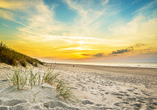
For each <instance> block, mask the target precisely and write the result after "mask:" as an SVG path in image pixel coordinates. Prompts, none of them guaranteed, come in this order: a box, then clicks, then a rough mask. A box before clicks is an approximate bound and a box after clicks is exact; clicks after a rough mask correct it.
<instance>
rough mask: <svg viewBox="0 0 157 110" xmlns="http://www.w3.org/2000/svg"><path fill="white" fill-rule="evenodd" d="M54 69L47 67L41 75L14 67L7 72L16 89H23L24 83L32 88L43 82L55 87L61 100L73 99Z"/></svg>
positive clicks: (60, 76) (67, 87)
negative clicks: (11, 71) (10, 71)
mask: <svg viewBox="0 0 157 110" xmlns="http://www.w3.org/2000/svg"><path fill="white" fill-rule="evenodd" d="M54 69H55V67H54V68H53V69H51V67H49V68H48V69H47V70H45V72H44V73H43V75H41V74H39V73H38V72H37V73H34V72H33V71H32V70H31V69H30V70H26V69H25V71H22V70H20V69H15V70H14V73H13V74H7V76H8V80H9V81H10V82H11V83H12V85H14V86H16V87H17V89H18V90H19V89H23V88H24V87H25V85H26V84H27V85H29V86H30V88H31V89H32V88H33V87H34V86H36V85H41V84H43V83H48V84H50V85H52V86H54V87H55V88H56V92H57V97H58V98H60V99H61V100H64V101H67V100H73V99H75V97H74V95H73V93H72V92H71V88H70V87H69V86H67V82H66V81H65V80H64V79H63V78H62V75H61V74H60V73H59V72H56V73H55V72H54ZM33 94H34V102H35V101H36V100H35V98H36V95H37V94H38V93H33Z"/></svg>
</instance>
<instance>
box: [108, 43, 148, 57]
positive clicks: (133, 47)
mask: <svg viewBox="0 0 157 110" xmlns="http://www.w3.org/2000/svg"><path fill="white" fill-rule="evenodd" d="M145 45H146V44H140V43H137V44H135V45H133V46H129V47H128V48H126V49H121V50H116V51H112V53H111V54H110V55H114V54H123V53H127V52H130V51H133V50H134V49H135V48H138V47H141V46H145Z"/></svg>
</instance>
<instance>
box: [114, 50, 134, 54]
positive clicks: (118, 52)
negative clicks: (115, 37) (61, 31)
mask: <svg viewBox="0 0 157 110" xmlns="http://www.w3.org/2000/svg"><path fill="white" fill-rule="evenodd" d="M132 50H133V49H132ZM132 50H131V49H121V50H116V51H113V52H112V54H121V53H124V52H130V51H132Z"/></svg>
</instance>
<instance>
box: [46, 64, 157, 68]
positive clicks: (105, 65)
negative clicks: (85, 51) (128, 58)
mask: <svg viewBox="0 0 157 110" xmlns="http://www.w3.org/2000/svg"><path fill="white" fill-rule="evenodd" d="M153 63H154V64H156V66H155V67H154V66H151V67H150V66H140V65H139V66H129V65H107V64H93V63H91V64H81V63H46V62H45V64H49V65H51V64H59V65H82V66H103V67H118V68H121V67H122V68H127V67H128V68H129V67H130V68H145V69H146V68H148V69H157V62H156V63H155V62H153ZM113 64H114V63H113ZM115 64H116V63H115ZM120 64H121V63H120ZM122 64H123V63H122ZM124 64H125V63H124ZM130 64H131V63H130ZM141 64H142V63H141Z"/></svg>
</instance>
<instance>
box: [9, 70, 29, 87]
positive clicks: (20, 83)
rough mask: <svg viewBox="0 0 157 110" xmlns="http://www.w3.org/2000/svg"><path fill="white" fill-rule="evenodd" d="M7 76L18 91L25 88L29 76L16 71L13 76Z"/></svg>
mask: <svg viewBox="0 0 157 110" xmlns="http://www.w3.org/2000/svg"><path fill="white" fill-rule="evenodd" d="M7 76H8V79H9V80H10V81H11V82H12V84H13V85H15V86H16V87H17V89H23V87H24V86H25V85H26V83H27V75H26V74H24V73H22V72H20V71H19V70H15V71H14V73H13V74H12V75H7Z"/></svg>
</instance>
